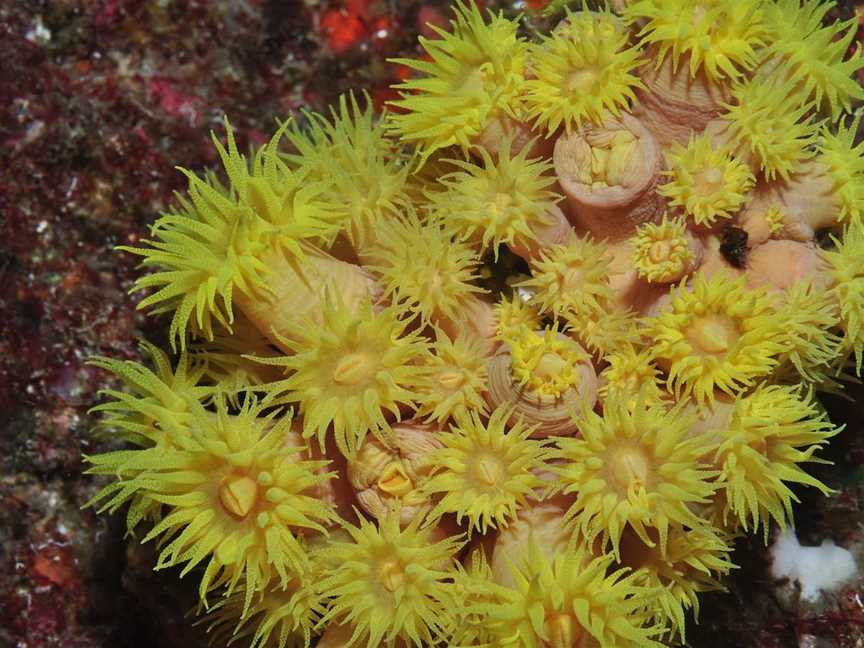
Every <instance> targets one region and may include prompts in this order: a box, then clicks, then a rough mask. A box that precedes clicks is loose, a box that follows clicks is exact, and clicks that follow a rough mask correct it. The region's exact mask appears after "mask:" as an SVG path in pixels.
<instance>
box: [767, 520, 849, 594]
mask: <svg viewBox="0 0 864 648" xmlns="http://www.w3.org/2000/svg"><path fill="white" fill-rule="evenodd" d="M771 555H772V557H773V562H772V564H771V575H772V576H774V578H789V579H790V580H797V581H798V582H799V583H800V584H801V597H802V598H803V599H805V600H807V601H810V602H813V601H816V600H817V599H818V598H819V592H820V590H825V591H830V590H834V589H837V588H838V587H840V585H842V584H843V583H845V582H846V581H848V580H849V579H850V578H852V577H853V576H854V575H855V574H856V573H857V571H858V568H857V567H856V565H855V558H854V557H853V556H852V554H851V553H849V552H848V551H847V550H846V549H844V548H843V547H838V546H837V545H835V544H834V542H833V541H831V540H823V541H822V544H821V545H820V546H818V547H802V546H801V545H800V544H798V538H797V537H796V535H795V532H794V531H793V530H791V529H787V530H786V531H784V532H783V533H782V534H781V535H779V536H778V537H777V540H776V542H775V543H774V545H773V546H772V547H771Z"/></svg>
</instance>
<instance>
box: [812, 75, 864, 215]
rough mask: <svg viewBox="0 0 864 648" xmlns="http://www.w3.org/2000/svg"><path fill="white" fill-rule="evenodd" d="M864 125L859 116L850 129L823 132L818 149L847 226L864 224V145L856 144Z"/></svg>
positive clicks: (842, 126) (851, 123) (840, 127)
mask: <svg viewBox="0 0 864 648" xmlns="http://www.w3.org/2000/svg"><path fill="white" fill-rule="evenodd" d="M855 87H859V86H858V84H857V83H856V84H855ZM860 122H861V116H860V115H858V116H856V117H854V118H853V119H852V120H851V121H850V122H849V124H848V125H847V124H844V123H842V122H841V123H838V124H837V125H836V131H834V132H832V131H831V130H829V129H827V128H825V129H823V130H822V133H821V136H820V141H819V147H818V150H819V154H820V155H819V160H820V161H821V162H823V163H825V164H827V165H828V169H829V173H830V174H831V178H832V179H833V181H834V194H835V195H836V196H837V197H838V198H839V203H840V205H839V206H840V214H839V217H840V220H841V221H844V222H847V223H864V142H858V144H855V138H856V136H857V134H858V125H859V123H860Z"/></svg>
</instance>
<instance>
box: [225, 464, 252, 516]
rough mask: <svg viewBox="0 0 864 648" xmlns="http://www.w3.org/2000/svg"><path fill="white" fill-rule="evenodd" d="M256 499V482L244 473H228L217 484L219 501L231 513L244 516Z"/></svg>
mask: <svg viewBox="0 0 864 648" xmlns="http://www.w3.org/2000/svg"><path fill="white" fill-rule="evenodd" d="M257 500H258V484H257V483H256V482H255V480H254V479H252V478H250V477H248V476H246V475H229V476H228V477H226V478H225V479H224V480H223V481H222V484H220V486H219V501H220V502H221V503H222V508H224V509H225V510H226V511H227V512H228V513H230V514H231V515H233V516H235V517H238V518H241V519H242V518H245V517H246V516H247V515H248V514H249V512H250V511H251V510H252V509H253V507H254V506H255V502H256V501H257Z"/></svg>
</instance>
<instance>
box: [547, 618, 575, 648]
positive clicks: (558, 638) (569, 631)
mask: <svg viewBox="0 0 864 648" xmlns="http://www.w3.org/2000/svg"><path fill="white" fill-rule="evenodd" d="M544 626H545V628H544V629H545V630H546V636H547V637H549V641H548V643H547V644H546V645H547V646H549V648H571V647H572V646H576V645H577V641H578V639H579V636H580V635H581V634H582V632H581V626H580V625H579V623H578V622H577V621H574V619H573V617H572V616H570V615H569V614H555V615H553V616H551V617H549V618H548V619H546V621H545V623H544Z"/></svg>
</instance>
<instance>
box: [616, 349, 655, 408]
mask: <svg viewBox="0 0 864 648" xmlns="http://www.w3.org/2000/svg"><path fill="white" fill-rule="evenodd" d="M604 359H605V360H606V362H608V363H609V365H608V366H607V367H606V368H605V369H604V370H603V373H601V374H600V378H601V382H602V384H601V387H600V396H601V398H603V399H606V398H621V397H622V396H623V397H626V398H628V402H629V403H630V404H631V405H635V403H636V399H637V397H638V395H639V394H640V393H641V394H642V395H643V397H644V398H645V399H646V400H648V401H651V402H657V401H661V400H662V399H663V397H664V396H666V394H665V393H664V391H663V389H662V388H661V386H660V382H659V376H660V370H659V369H658V368H657V367H656V366H655V365H654V364H653V362H652V361H651V354H650V352H649V351H648V350H646V349H637V348H636V347H635V346H634V345H632V344H625V345H622V346H621V348H620V349H619V350H617V351H615V352H613V353H610V354H608V355H606V356H605V358H604ZM616 394H617V395H616Z"/></svg>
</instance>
